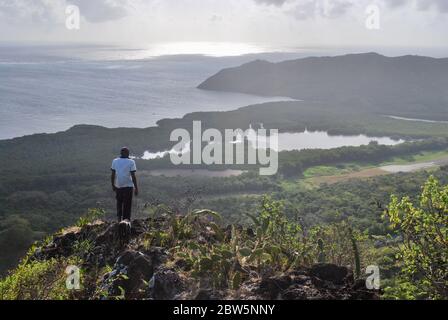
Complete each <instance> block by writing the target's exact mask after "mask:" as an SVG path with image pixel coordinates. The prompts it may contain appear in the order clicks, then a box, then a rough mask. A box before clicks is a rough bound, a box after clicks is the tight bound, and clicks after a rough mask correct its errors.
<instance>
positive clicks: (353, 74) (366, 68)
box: [198, 53, 448, 118]
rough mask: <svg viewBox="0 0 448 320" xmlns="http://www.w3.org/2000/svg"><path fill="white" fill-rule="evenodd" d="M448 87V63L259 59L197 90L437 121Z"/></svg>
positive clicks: (369, 57)
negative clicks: (333, 104)
mask: <svg viewBox="0 0 448 320" xmlns="http://www.w3.org/2000/svg"><path fill="white" fill-rule="evenodd" d="M446 87H448V59H447V58H430V57H424V56H412V55H406V56H400V57H386V56H383V55H380V54H377V53H364V54H347V55H342V56H334V57H308V58H303V59H296V60H288V61H283V62H277V63H271V62H268V61H264V60H255V61H252V62H249V63H246V64H243V65H241V66H239V67H234V68H228V69H223V70H221V71H219V72H218V73H216V74H215V75H213V76H211V77H210V78H208V79H207V80H205V81H204V82H202V83H201V84H200V85H199V86H198V88H199V89H203V90H214V91H228V92H239V93H245V94H256V95H261V96H286V97H290V98H293V99H301V100H305V101H308V102H310V101H325V102H337V103H343V104H347V105H349V106H351V108H352V109H353V110H354V111H361V110H363V111H366V110H367V111H370V112H374V113H384V112H386V111H389V112H391V111H392V112H394V111H397V112H399V113H400V112H401V113H402V112H403V111H405V112H409V114H412V113H413V112H415V111H416V110H418V111H419V112H421V113H427V114H428V115H429V116H430V115H431V114H432V113H437V117H438V116H439V114H440V113H441V112H444V111H446V108H447V107H448V94H447V93H446ZM446 117H447V118H448V115H447V116H446Z"/></svg>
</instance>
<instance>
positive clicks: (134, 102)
mask: <svg viewBox="0 0 448 320" xmlns="http://www.w3.org/2000/svg"><path fill="white" fill-rule="evenodd" d="M369 50H371V49H369V48H357V49H353V48H352V49H350V48H337V49H335V48H333V49H331V50H330V49H328V48H327V49H319V48H317V49H316V48H308V49H307V48H283V49H279V48H275V49H272V48H263V47H253V46H252V47H251V46H247V45H239V44H222V43H220V44H213V43H211V44H207V43H205V44H204V43H200V44H197V43H171V44H164V45H153V46H150V47H143V48H139V47H137V48H132V47H119V46H106V45H74V44H71V45H57V46H56V45H13V44H0V139H9V138H14V137H20V136H23V135H30V134H35V133H54V132H58V131H64V130H67V129H69V128H70V127H72V126H74V125H78V124H91V125H100V126H105V127H110V128H115V127H135V128H144V127H150V126H154V125H156V123H157V121H158V120H160V119H164V118H179V117H182V116H184V115H185V114H187V113H190V112H195V111H226V110H234V109H237V108H239V107H243V106H246V105H251V104H257V103H263V102H270V101H280V100H282V101H284V100H289V99H288V98H281V97H272V98H266V97H258V96H252V95H244V94H235V93H222V92H210V91H203V90H199V89H197V88H196V87H197V86H198V85H199V84H200V83H201V82H202V81H204V80H205V79H207V78H208V77H210V76H211V75H213V74H215V73H216V72H218V71H219V70H221V69H223V68H227V67H235V66H239V65H241V64H242V63H246V62H249V61H252V60H255V59H266V60H269V61H273V62H275V61H282V60H287V59H296V58H302V57H305V56H313V55H336V54H342V53H348V52H352V53H353V52H367V51H369ZM376 51H380V52H381V53H385V54H405V53H407V52H409V50H405V49H404V50H401V51H397V50H395V51H391V50H389V51H388V50H376ZM440 54H442V53H440Z"/></svg>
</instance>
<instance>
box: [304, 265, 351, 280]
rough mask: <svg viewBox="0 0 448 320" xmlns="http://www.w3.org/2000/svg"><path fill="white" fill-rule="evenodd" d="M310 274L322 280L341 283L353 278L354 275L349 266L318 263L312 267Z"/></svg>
mask: <svg viewBox="0 0 448 320" xmlns="http://www.w3.org/2000/svg"><path fill="white" fill-rule="evenodd" d="M310 274H311V275H312V276H314V277H316V278H319V279H321V280H325V281H329V282H332V283H334V284H339V285H340V284H344V283H347V281H350V280H353V275H352V273H351V272H350V271H349V270H348V269H347V268H345V267H339V266H336V265H334V264H324V263H322V264H317V265H315V266H313V267H312V268H311V270H310Z"/></svg>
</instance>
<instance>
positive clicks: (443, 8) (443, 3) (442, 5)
mask: <svg viewBox="0 0 448 320" xmlns="http://www.w3.org/2000/svg"><path fill="white" fill-rule="evenodd" d="M417 8H418V9H419V10H421V11H426V10H432V9H435V10H437V11H438V12H441V13H448V1H447V0H419V1H417Z"/></svg>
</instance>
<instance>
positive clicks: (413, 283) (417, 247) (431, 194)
mask: <svg viewBox="0 0 448 320" xmlns="http://www.w3.org/2000/svg"><path fill="white" fill-rule="evenodd" d="M386 216H387V217H388V218H389V219H390V222H391V224H392V227H393V228H395V229H397V230H398V231H399V232H400V234H401V235H402V236H403V243H402V244H401V245H400V249H399V253H398V255H397V258H398V259H400V261H402V262H403V267H402V278H401V279H400V280H401V281H399V282H398V286H397V287H396V288H389V289H388V290H387V291H386V292H387V293H388V295H389V297H390V296H393V294H397V295H398V297H401V295H403V292H405V293H406V297H407V298H410V297H412V298H414V299H418V298H432V299H446V298H447V296H448V186H445V187H442V186H441V185H440V183H439V182H438V181H437V180H436V179H435V178H434V177H431V178H430V179H429V180H428V182H427V183H426V184H425V187H424V188H423V192H422V195H421V198H420V205H419V206H414V204H413V203H412V201H411V200H410V198H409V197H405V198H403V199H401V200H399V199H398V198H397V197H396V196H393V197H392V202H391V203H390V206H389V210H388V211H386Z"/></svg>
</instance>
